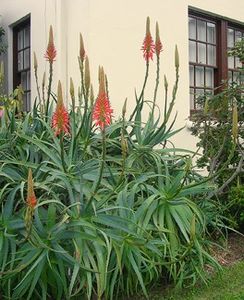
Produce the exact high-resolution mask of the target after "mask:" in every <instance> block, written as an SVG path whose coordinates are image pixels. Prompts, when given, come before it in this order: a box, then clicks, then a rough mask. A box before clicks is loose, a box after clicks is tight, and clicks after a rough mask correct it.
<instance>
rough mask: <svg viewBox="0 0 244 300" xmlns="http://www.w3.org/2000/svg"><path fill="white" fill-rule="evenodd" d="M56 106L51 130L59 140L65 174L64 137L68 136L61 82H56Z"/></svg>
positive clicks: (67, 117)
mask: <svg viewBox="0 0 244 300" xmlns="http://www.w3.org/2000/svg"><path fill="white" fill-rule="evenodd" d="M57 97H58V100H57V106H56V110H55V112H54V114H53V117H52V128H53V129H54V131H55V135H56V136H59V138H60V139H59V140H60V156H61V161H62V165H63V170H64V171H65V172H66V167H65V161H64V142H63V139H64V135H65V134H69V132H70V124H69V114H68V111H67V109H66V108H65V106H64V103H63V95H62V86H61V82H60V81H59V82H58V93H57Z"/></svg>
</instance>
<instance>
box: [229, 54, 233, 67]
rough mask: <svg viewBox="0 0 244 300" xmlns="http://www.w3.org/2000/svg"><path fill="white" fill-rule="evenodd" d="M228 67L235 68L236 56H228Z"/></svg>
mask: <svg viewBox="0 0 244 300" xmlns="http://www.w3.org/2000/svg"><path fill="white" fill-rule="evenodd" d="M228 68H229V69H234V57H232V56H229V57H228Z"/></svg>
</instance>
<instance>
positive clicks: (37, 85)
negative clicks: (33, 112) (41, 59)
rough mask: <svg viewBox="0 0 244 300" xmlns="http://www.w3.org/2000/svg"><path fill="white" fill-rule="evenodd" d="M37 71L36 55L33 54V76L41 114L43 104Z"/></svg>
mask: <svg viewBox="0 0 244 300" xmlns="http://www.w3.org/2000/svg"><path fill="white" fill-rule="evenodd" d="M37 70H38V63H37V58H36V53H35V52H34V74H35V80H36V89H37V96H38V100H39V104H40V107H41V112H43V102H42V99H41V93H40V87H39V82H38V74H37Z"/></svg>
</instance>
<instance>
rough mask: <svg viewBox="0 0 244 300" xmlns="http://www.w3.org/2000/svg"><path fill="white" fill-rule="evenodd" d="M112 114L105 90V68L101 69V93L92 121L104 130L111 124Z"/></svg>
mask: <svg viewBox="0 0 244 300" xmlns="http://www.w3.org/2000/svg"><path fill="white" fill-rule="evenodd" d="M112 113H113V110H112V109H111V106H110V102H109V99H108V95H107V93H106V90H105V74H104V71H103V68H100V67H99V93H98V96H97V100H96V102H95V105H94V109H93V114H92V119H93V121H95V124H96V126H99V127H100V128H101V130H104V128H105V126H107V125H110V124H111V118H112Z"/></svg>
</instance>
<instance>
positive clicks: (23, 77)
mask: <svg viewBox="0 0 244 300" xmlns="http://www.w3.org/2000/svg"><path fill="white" fill-rule="evenodd" d="M21 86H22V88H23V90H24V91H25V90H27V76H26V72H22V73H21Z"/></svg>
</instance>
